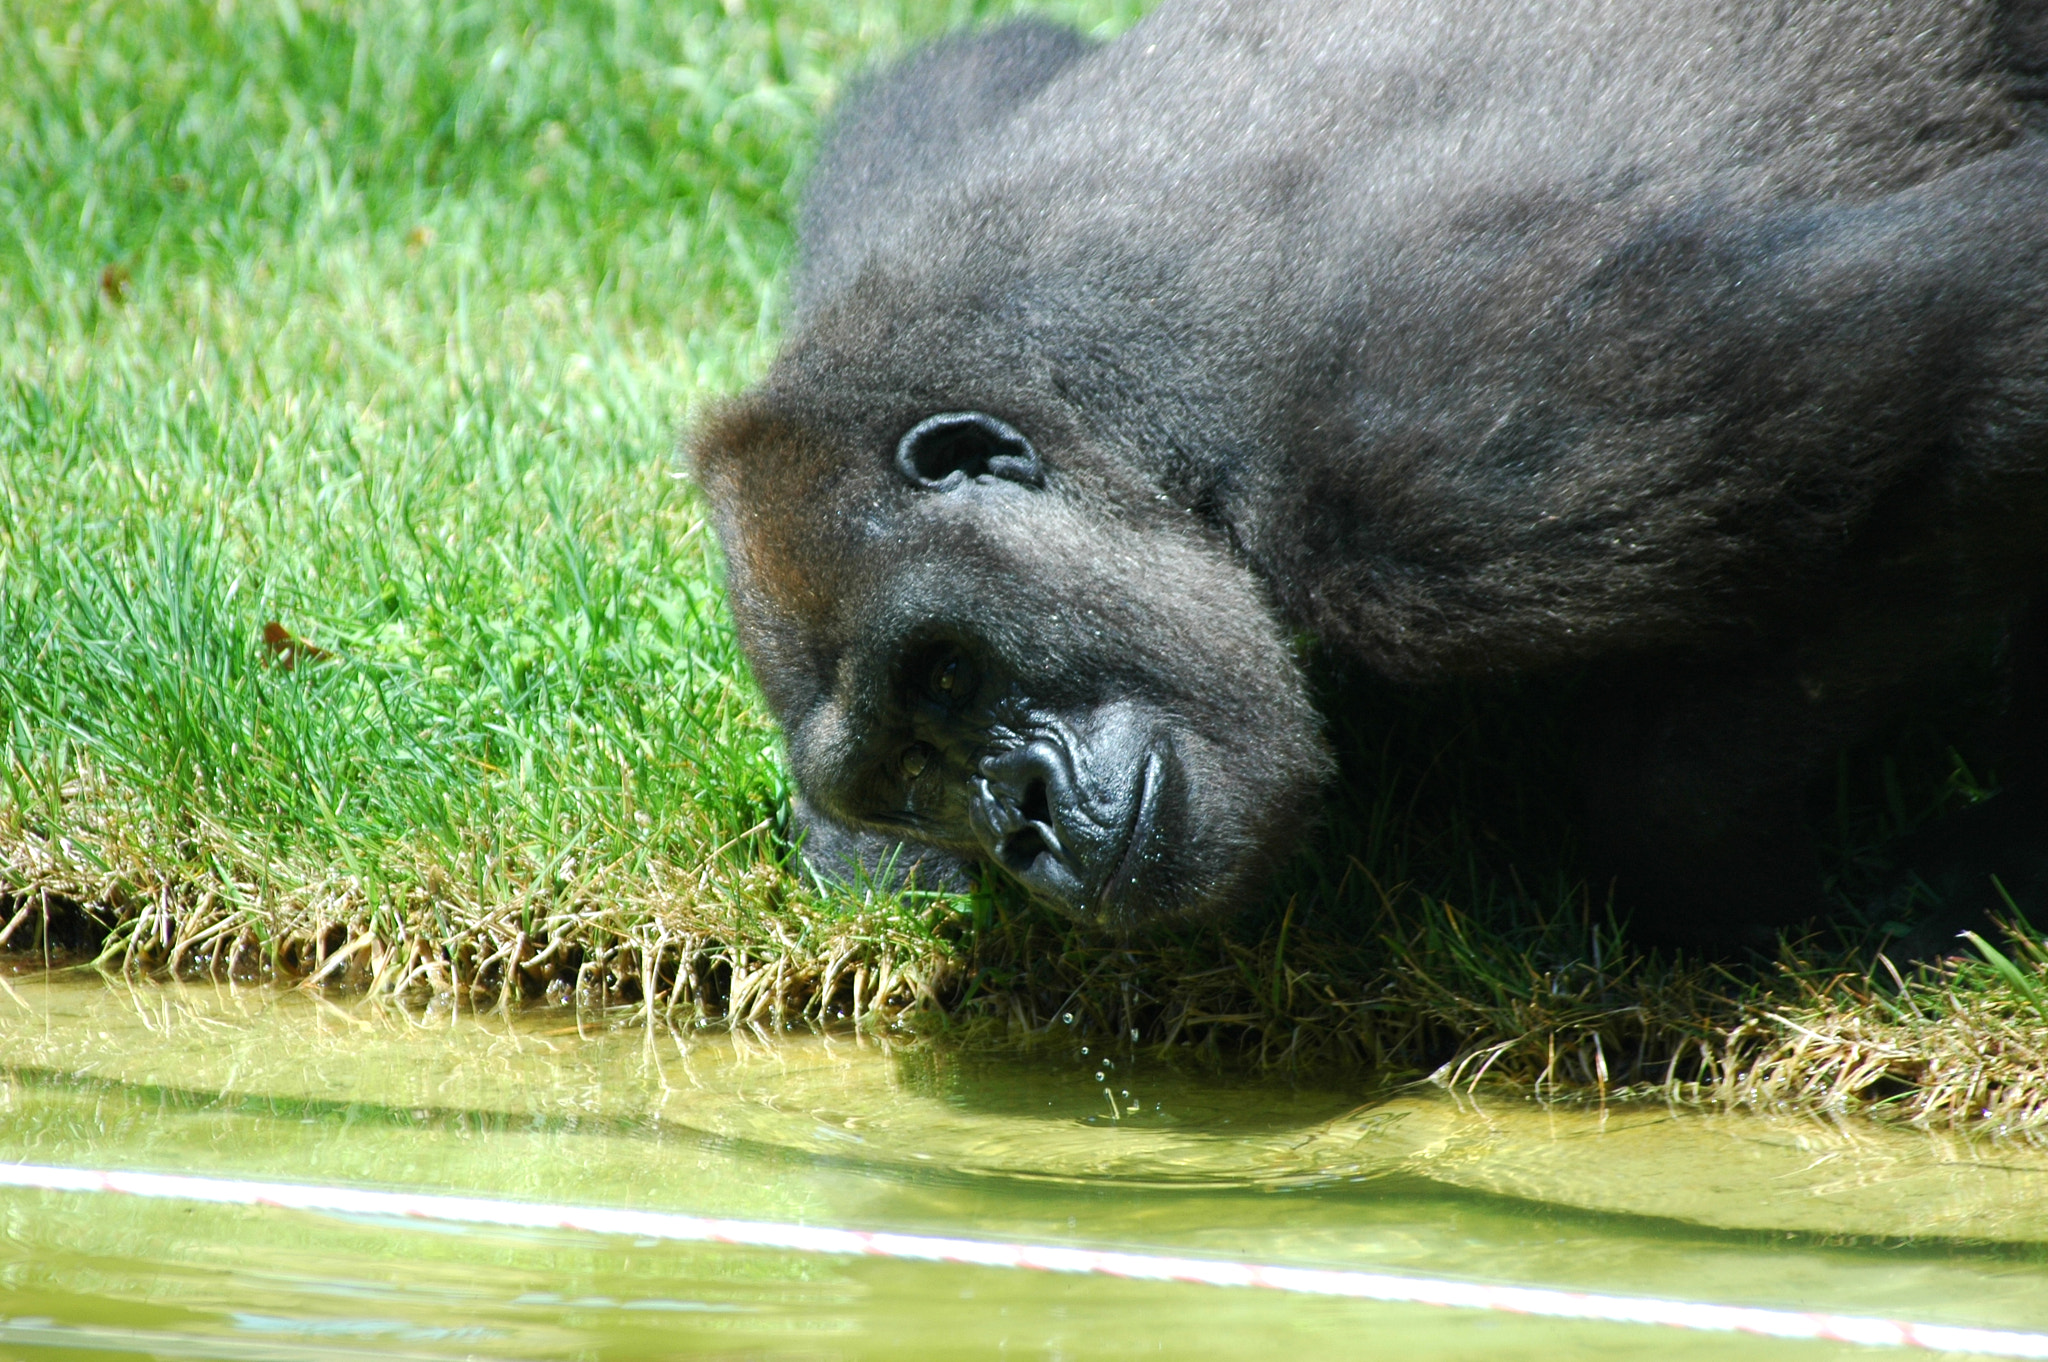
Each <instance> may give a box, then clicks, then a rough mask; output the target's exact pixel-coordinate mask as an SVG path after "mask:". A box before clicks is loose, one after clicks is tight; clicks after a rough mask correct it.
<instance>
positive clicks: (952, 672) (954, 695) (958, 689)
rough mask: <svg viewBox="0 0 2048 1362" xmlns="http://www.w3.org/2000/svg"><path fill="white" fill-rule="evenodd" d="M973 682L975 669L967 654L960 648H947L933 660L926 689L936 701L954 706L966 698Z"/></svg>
mask: <svg viewBox="0 0 2048 1362" xmlns="http://www.w3.org/2000/svg"><path fill="white" fill-rule="evenodd" d="M973 681H974V669H973V667H972V666H971V665H970V664H969V662H968V660H967V654H965V653H963V652H961V651H960V650H959V649H958V648H947V649H945V650H943V651H942V652H940V653H939V654H938V655H937V656H936V657H934V658H933V659H932V662H931V670H930V671H929V672H927V673H926V677H925V689H926V690H927V691H928V692H930V694H931V695H932V697H933V698H934V699H936V700H939V701H941V702H942V703H946V704H952V703H955V702H957V701H959V700H961V699H963V698H965V696H966V695H967V691H968V688H969V687H970V686H971V685H972V684H973Z"/></svg>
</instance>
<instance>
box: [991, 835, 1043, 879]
mask: <svg viewBox="0 0 2048 1362" xmlns="http://www.w3.org/2000/svg"><path fill="white" fill-rule="evenodd" d="M1051 849H1052V848H1050V847H1048V846H1047V845H1046V844H1045V837H1044V835H1043V834H1042V833H1040V832H1039V830H1038V829H1037V828H1036V827H1035V826H1033V827H1026V828H1024V829H1023V830H1022V831H1020V832H1018V833H1016V834H1015V835H1014V836H1012V837H1011V838H1009V840H1007V841H1005V842H1004V843H1003V864H1004V865H1006V866H1008V867H1009V868H1010V869H1011V870H1013V871H1016V872H1018V873H1020V874H1021V873H1022V872H1024V871H1026V870H1029V869H1030V868H1031V866H1032V863H1033V862H1035V861H1036V860H1037V859H1038V858H1039V857H1040V856H1042V855H1044V854H1045V853H1046V852H1048V851H1050V850H1051Z"/></svg>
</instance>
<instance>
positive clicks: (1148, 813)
mask: <svg viewBox="0 0 2048 1362" xmlns="http://www.w3.org/2000/svg"><path fill="white" fill-rule="evenodd" d="M1158 790H1159V749H1158V748H1156V747H1155V748H1153V749H1152V750H1151V751H1149V752H1147V753H1146V754H1145V769H1144V770H1143V771H1142V772H1140V773H1139V776H1138V797H1137V800H1136V804H1137V807H1136V808H1134V809H1132V810H1131V826H1130V831H1129V832H1127V833H1126V834H1125V835H1124V852H1123V855H1122V856H1120V857H1118V858H1117V863H1116V868H1115V869H1114V870H1112V871H1110V872H1109V878H1107V879H1105V880H1104V881H1103V882H1102V889H1101V890H1100V892H1099V893H1098V895H1097V898H1098V899H1099V901H1100V904H1101V908H1102V911H1103V912H1104V913H1105V914H1107V913H1109V912H1111V911H1113V910H1115V909H1116V908H1118V907H1121V906H1122V904H1123V901H1124V900H1125V899H1126V898H1128V897H1130V893H1131V888H1132V886H1133V885H1134V884H1136V883H1137V879H1138V867H1139V861H1140V859H1141V857H1140V854H1139V853H1140V850H1141V849H1142V848H1144V847H1148V846H1150V845H1151V844H1152V838H1153V834H1154V832H1155V830H1156V828H1157V825H1158V822H1159V800H1158V797H1157V796H1158Z"/></svg>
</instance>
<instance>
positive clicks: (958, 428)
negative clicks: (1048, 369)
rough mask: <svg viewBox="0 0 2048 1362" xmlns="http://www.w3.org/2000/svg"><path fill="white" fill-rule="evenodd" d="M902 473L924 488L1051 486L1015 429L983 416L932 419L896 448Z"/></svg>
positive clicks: (971, 413) (975, 413)
mask: <svg viewBox="0 0 2048 1362" xmlns="http://www.w3.org/2000/svg"><path fill="white" fill-rule="evenodd" d="M896 471H897V472H899V473H901V474H902V475H903V476H904V477H906V478H908V479H910V481H912V482H914V483H916V484H917V485H918V486H920V487H930V488H934V489H938V490H950V489H952V488H955V487H958V486H960V485H961V484H962V483H964V482H966V481H967V480H968V479H970V478H1003V479H1006V480H1007V481H1010V482H1021V483H1023V484H1024V485H1025V486H1027V487H1043V486H1045V468H1044V465H1042V464H1040V463H1039V461H1038V451H1037V450H1035V449H1033V448H1032V447H1031V441H1029V440H1027V439H1025V438H1024V436H1023V434H1022V432H1020V431H1019V430H1018V429H1017V428H1016V427H1015V426H1013V425H1011V424H1010V423H1009V422H1007V421H998V420H997V419H996V418H995V417H993V416H987V415H984V414H983V413H981V412H978V411H949V412H942V413H940V414H939V415H937V416H927V417H926V418H925V419H924V420H922V421H919V422H918V423H917V424H916V425H915V426H913V427H911V429H910V433H909V434H908V435H906V436H904V437H903V439H902V440H901V441H899V442H898V443H897V445H896Z"/></svg>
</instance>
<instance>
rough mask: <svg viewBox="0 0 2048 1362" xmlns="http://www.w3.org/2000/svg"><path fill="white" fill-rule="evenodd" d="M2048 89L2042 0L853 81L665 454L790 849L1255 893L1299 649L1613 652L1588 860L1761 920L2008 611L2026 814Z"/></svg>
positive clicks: (1846, 7) (1186, 12) (1263, 45)
mask: <svg viewBox="0 0 2048 1362" xmlns="http://www.w3.org/2000/svg"><path fill="white" fill-rule="evenodd" d="M2044 107H2048V0H1166V3H1164V4H1163V5H1161V6H1160V7H1159V8H1158V9H1157V10H1156V11H1155V12H1153V13H1152V14H1151V15H1150V16H1149V17H1148V18H1146V19H1145V20H1143V21H1142V22H1140V23H1139V24H1138V25H1136V26H1135V27H1134V28H1132V29H1131V30H1130V31H1129V32H1128V33H1126V34H1125V35H1124V36H1122V37H1121V38H1119V39H1117V40H1115V41H1113V42H1110V43H1107V44H1096V43H1092V42H1089V41H1086V40H1084V39H1083V38H1081V37H1079V36H1077V35H1075V34H1072V33H1068V32H1064V31H1061V30H1059V29H1057V28H1054V27H1051V26H1048V25H1044V24H1039V23H1031V22H1024V23H1017V24H1013V25H1011V26H1006V27H999V28H995V29H993V30H986V31H982V32H979V33H971V34H966V35H957V36H954V37H952V38H950V39H947V40H945V41H942V42H940V43H938V44H937V45H936V46H934V47H931V48H929V49H927V50H925V51H923V52H922V53H920V54H916V55H913V56H912V57H910V58H909V59H908V60H906V61H904V62H902V63H901V64H900V65H898V66H896V67H895V68H893V69H891V70H889V71H886V72H885V73H883V74H881V75H880V76H879V77H876V78H874V79H872V80H870V81H869V82H868V83H867V84H866V85H865V86H864V87H861V88H859V89H857V90H856V91H855V92H854V94H853V95H852V96H851V97H849V98H848V99H847V100H846V101H845V104H844V107H843V109H842V111H841V112H840V113H839V114H838V115H837V118H836V122H835V125H834V128H833V130H832V132H831V134H830V136H829V138H828V139H827V141H826V143H825V145H824V146H823V149H822V150H821V152H820V155H819V157H818V160H817V163H816V167H815V170H814V172H813V174H812V176H811V178H810V181H809V183H808V187H807V191H806V196H805V198H804V200H803V203H802V207H801V212H800V218H799V224H798V229H799V231H798V239H799V263H798V265H797V268H796V275H795V281H794V288H793V297H794V304H793V309H792V312H793V315H792V317H791V319H790V329H789V334H788V339H787V341H786V343H785V345H784V347H783V349H782V351H781V353H780V355H779V357H778V358H777V359H776V361H775V362H774V364H773V365H772V367H771V369H770V371H769V372H768V374H767V376H766V378H765V379H764V380H763V381H762V382H761V383H760V384H759V385H758V386H757V387H755V388H754V389H753V390H751V391H749V392H747V393H745V394H743V395H741V396H739V397H737V398H732V399H727V400H726V401H725V402H723V403H722V404H721V405H719V406H718V407H717V408H716V409H715V410H714V411H713V412H712V413H711V414H710V415H709V416H708V417H707V418H706V419H705V420H703V421H702V422H700V423H699V425H698V427H697V429H696V431H695V433H694V435H693V437H692V440H691V459H692V464H693V468H694V473H695V477H696V479H697V481H698V483H699V485H700V486H701V487H702V488H703V489H704V491H705V493H706V495H707V497H708V499H709V503H710V506H711V510H712V515H713V519H714V524H715V527H716V530H717V532H718V535H719V538H720V542H721V543H722V545H723V548H724V552H725V555H726V562H727V566H728V580H729V585H730V591H731V604H732V610H733V613H734V616H735V619H736V622H737V625H738V628H739V633H740V639H741V643H742V647H743V650H744V652H745V655H746V657H747V659H748V661H749V663H750V665H751V667H752V669H753V672H754V675H755V677H756V678H757V679H758V682H759V684H760V686H761V689H762V691H763V693H764V695H765V696H766V699H767V701H768V703H769V704H770V706H771V707H772V708H773V710H774V712H775V714H776V716H777V717H778V719H779V720H780V722H781V724H782V725H783V728H784V731H785V734H786V737H787V742H788V755H789V761H790V765H791V769H792V773H793V775H794V777H795V779H796V782H797V784H798V786H799V788H800V790H801V791H802V798H801V800H800V803H799V815H800V817H801V818H802V819H803V820H804V821H805V823H806V825H807V827H808V833H807V836H808V842H807V846H806V850H807V853H808V855H809V857H810V859H811V861H812V863H813V864H814V865H817V866H820V867H827V866H830V865H832V864H834V863H835V861H836V860H837V859H838V858H843V857H848V856H857V857H865V858H867V860H868V861H869V863H870V864H872V863H873V862H874V860H875V859H876V857H877V855H878V854H879V853H881V852H882V851H884V850H886V849H888V848H893V847H895V846H896V845H897V844H899V843H901V844H902V845H903V846H904V847H905V848H906V850H905V853H904V854H905V856H906V858H907V859H909V860H916V861H918V862H920V863H921V864H922V865H923V866H924V868H925V873H926V874H927V876H928V877H933V876H936V877H938V878H940V879H944V878H945V876H946V875H948V874H951V873H957V871H956V870H949V869H948V868H949V867H955V868H957V867H962V866H966V865H971V864H977V863H979V864H986V865H992V866H994V867H998V868H999V869H1000V870H1001V872H1003V873H1005V874H1007V875H1009V876H1011V877H1013V878H1014V879H1016V880H1017V881H1019V882H1021V884H1022V885H1023V886H1024V887H1025V888H1027V889H1028V890H1029V891H1030V892H1031V893H1032V894H1033V895H1034V896H1036V897H1038V898H1040V899H1042V900H1044V901H1046V902H1048V903H1050V904H1052V905H1054V906H1056V907H1058V908H1059V909H1062V910H1064V911H1065V912H1067V913H1069V914H1071V915H1073V916H1075V917H1077V918H1081V919H1085V920H1089V921H1094V922H1099V923H1102V924H1105V925H1108V926H1110V927H1112V928H1116V929H1130V928H1134V927H1139V926H1142V925H1144V924H1146V923H1148V922H1154V921H1157V920H1160V919H1161V918H1164V917H1167V916H1170V915H1176V914H1190V913H1203V912H1210V913H1215V912H1221V911H1224V910H1228V909H1230V908H1233V907H1235V906H1238V905H1241V904H1243V903H1245V902H1247V901H1248V900H1250V899H1252V898H1254V897H1256V896H1257V894H1258V893H1259V891H1260V889H1261V887H1262V885H1263V884H1264V883H1265V882H1266V881H1267V880H1268V878H1269V876H1270V874H1271V872H1272V871H1273V870H1274V868H1275V866H1276V864H1277V862H1278V860H1279V858H1281V857H1283V856H1284V855H1285V854H1286V853H1287V852H1288V851H1289V849H1290V848H1291V847H1292V846H1293V845H1294V844H1295V842H1296V841H1297V840H1298V838H1299V837H1300V835H1301V833H1302V830H1303V829H1304V827H1306V826H1308V825H1310V824H1311V823H1312V822H1313V821H1314V817H1313V816H1314V813H1315V810H1316V807H1317V805H1318V803H1319V800H1320V797H1321V794H1322V791H1323V789H1324V787H1325V785H1326V782H1327V781H1328V780H1329V779H1330V773H1331V771H1332V763H1331V757H1330V754H1329V752H1328V750H1327V743H1326V741H1325V738H1324V736H1323V720H1322V718H1321V717H1320V716H1319V714H1318V712H1317V709H1316V708H1315V707H1314V705H1312V704H1311V700H1310V696H1309V686H1308V683H1307V682H1306V681H1305V675H1306V673H1305V670H1304V666H1305V662H1304V657H1305V654H1306V652H1307V651H1308V650H1309V649H1311V648H1313V649H1315V650H1316V651H1317V655H1318V656H1322V657H1332V658H1337V659H1341V660H1343V661H1344V662H1345V663H1346V664H1347V665H1349V666H1351V667H1353V668H1354V670H1355V672H1363V673H1365V674H1368V675H1370V676H1373V677H1378V678H1386V679H1388V680H1389V681H1392V682H1397V683H1404V684H1412V685H1418V686H1422V685H1440V684H1443V683H1447V682H1454V681H1457V680H1459V679H1461V678H1474V677H1519V676H1537V675H1543V674H1561V673H1574V674H1578V675H1582V676H1585V677H1587V678H1590V682H1589V685H1588V687H1587V688H1586V690H1585V691H1584V694H1585V695H1586V696H1587V697H1588V698H1587V699H1586V701H1585V702H1584V705H1583V708H1584V713H1583V714H1581V715H1580V717H1579V719H1578V720H1577V725H1578V731H1579V732H1580V734H1581V741H1580V751H1581V758H1580V764H1581V770H1582V772H1583V791H1584V811H1583V812H1584V820H1585V827H1586V829H1587V842H1588V844H1589V846H1590V847H1591V849H1592V852H1593V854H1594V855H1595V856H1596V857H1597V858H1598V860H1599V866H1600V869H1601V871H1602V873H1603V874H1605V875H1607V876H1609V877H1611V878H1610V879H1609V881H1608V882H1609V883H1611V884H1612V885H1614V886H1615V891H1616V892H1617V893H1618V894H1619V895H1620V897H1621V899H1622V900H1623V901H1624V902H1625V903H1626V904H1627V905H1628V907H1629V909H1630V911H1631V912H1632V913H1633V915H1634V917H1635V920H1636V922H1637V923H1638V924H1640V925H1644V926H1646V927H1647V928H1648V929H1649V930H1650V931H1651V932H1652V934H1654V935H1658V936H1661V937H1663V938H1664V939H1668V940H1672V941H1678V942H1696V943H1715V942H1730V941H1744V940H1758V939H1762V937H1763V935H1765V934H1767V933H1768V932H1769V931H1770V930H1771V929H1773V928H1775V927H1776V926H1778V925H1780V924H1783V923H1786V922H1789V921H1793V920H1796V919H1798V918H1800V917H1802V916H1805V915H1809V914H1811V913H1812V912H1813V911H1814V910H1815V909H1816V908H1817V907H1818V906H1819V905H1820V902H1821V882H1820V879H1819V873H1818V870H1817V862H1816V858H1815V854H1814V851H1813V848H1812V845H1811V841H1810V834H1809V831H1808V826H1807V823H1806V820H1805V818H1804V817H1803V815H1802V811H1801V801H1802V799H1803V798H1804V796H1805V792H1806V790H1807V788H1808V786H1809V785H1810V784H1811V783H1812V782H1813V779H1814V777H1815V775H1816V773H1819V772H1823V771H1826V770H1829V769H1832V767H1831V763H1832V762H1833V760H1834V759H1835V755H1836V754H1837V753H1838V752H1839V751H1841V750H1842V749H1843V748H1844V746H1845V745H1846V744H1850V743H1853V742H1855V741H1856V740H1857V739H1858V738H1859V737H1861V736H1863V735H1865V734H1868V733H1870V732H1871V731H1872V730H1873V727H1874V726H1875V725H1878V724H1880V723H1882V722H1884V721H1886V719H1887V717H1888V716H1889V715H1891V714H1892V713H1893V711H1895V710H1896V709H1897V707H1898V706H1899V705H1901V704H1902V703H1904V701H1905V698H1906V697H1908V696H1910V695H1912V694H1914V693H1915V692H1916V689H1917V688H1919V687H1922V686H1924V685H1926V684H1927V683H1928V682H1929V681H1930V680H1931V679H1934V678H1939V677H1940V676H1942V675H1943V674H1944V673H1946V672H1949V671H1951V670H1953V669H1954V668H1955V667H1956V666H1957V665H1958V663H1957V659H1958V658H1959V657H1961V656H1963V655H1964V653H1965V652H1966V651H1967V650H1969V649H1970V648H1972V647H1974V646H1979V645H1980V644H1981V641H1982V640H1983V639H1985V638H1986V637H1987V636H1994V637H1995V636H1998V635H1999V633H2000V631H2008V632H2009V634H2010V637H2011V638H2012V639H2013V640H2014V642H2013V645H2012V653H2011V655H2012V657H2013V659H2014V661H2013V664H2012V674H2013V679H2012V684H2011V688H2012V693H2013V698H2012V717H2011V722H2010V723H2009V725H2008V727H2009V729H2010V734H2009V736H2010V740H2011V747H2010V751H2009V756H2008V758H2007V759H2006V761H2005V764H2004V765H2003V766H2002V767H2001V772H2002V773H2009V774H2010V779H2009V780H2008V781H2007V784H2008V786H2009V787H2010V791H2011V792H2010V793H2008V794H2004V795H2001V796H2000V797H1999V799H1998V800H1995V801H1993V804H1994V805H2000V804H2003V807H2004V808H2005V809H2006V811H2007V814H2008V816H2007V818H2006V822H2007V823H2008V824H2010V825H2011V826H2012V827H2013V828H2016V829H2017V830H2018V831H2017V833H2016V835H2017V836H2018V837H2019V839H2020V840H2021V841H2026V840H2027V839H2028V838H2031V839H2032V840H2033V842H2034V843H2035V844H2037V845H2038V844H2040V843H2042V842H2044V841H2048V813H2044V812H2043V811H2044V810H2048V800H2043V801H2042V802H2038V803H2034V802H2029V801H2031V800H2033V799H2034V796H2033V795H2032V794H2031V793H2030V791H2031V789H2032V788H2033V787H2032V785H2031V784H2030V781H2031V780H2032V779H2033V776H2032V774H2031V773H2032V772H2033V770H2034V768H2035V767H2036V766H2044V765H2048V762H2044V761H2043V758H2044V757H2048V739H2044V736H2043V732H2044V730H2048V689H2044V687H2043V686H2042V684H2041V682H2040V681H2039V680H2037V679H2036V677H2037V675H2048V665H2044V664H2043V659H2048V646H2044V644H2043V643H2042V642H2040V641H2039V640H2037V639H2036V634H2040V633H2048V630H2043V629H2040V628H2038V627H2036V628H2030V627H2029V625H2028V624H2027V620H2028V619H2029V615H2028V610H2029V606H2030V604H2031V603H2032V602H2033V601H2035V599H2036V598H2037V597H2041V590H2042V587H2043V585H2044V579H2048V137H2044V131H2048V120H2044V116H2043V109H2044ZM2042 599H2044V600H2048V597H2042Z"/></svg>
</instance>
